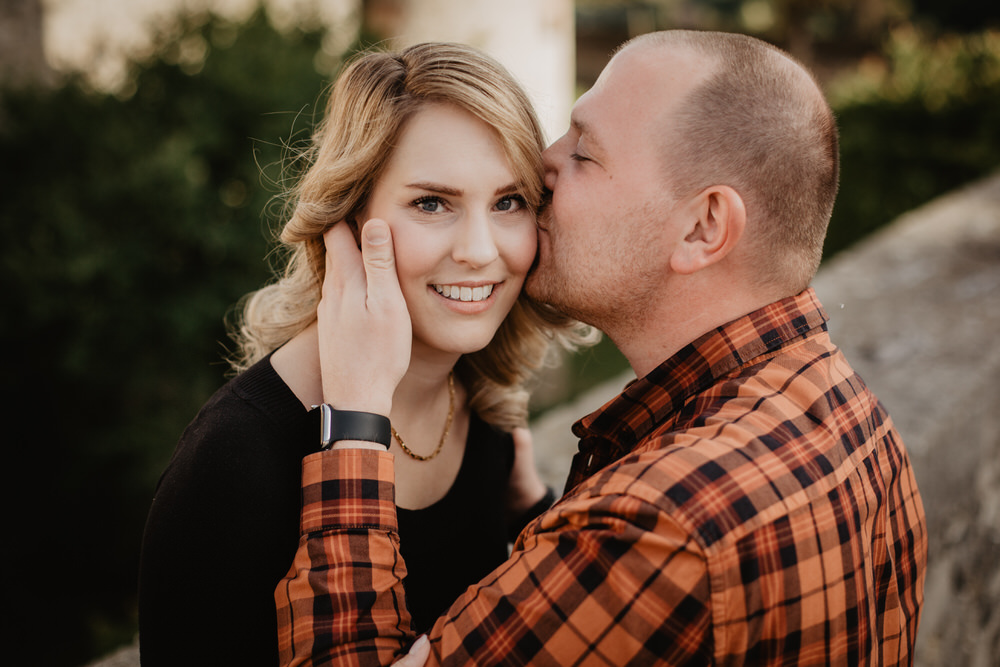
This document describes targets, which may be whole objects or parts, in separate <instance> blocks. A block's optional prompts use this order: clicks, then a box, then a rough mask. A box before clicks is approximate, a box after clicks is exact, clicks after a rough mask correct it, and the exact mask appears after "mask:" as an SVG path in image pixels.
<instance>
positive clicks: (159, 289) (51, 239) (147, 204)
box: [0, 11, 329, 665]
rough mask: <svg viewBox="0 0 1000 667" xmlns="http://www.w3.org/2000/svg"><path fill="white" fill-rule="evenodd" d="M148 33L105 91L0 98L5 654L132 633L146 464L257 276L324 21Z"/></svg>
mask: <svg viewBox="0 0 1000 667" xmlns="http://www.w3.org/2000/svg"><path fill="white" fill-rule="evenodd" d="M159 43H160V47H159V48H158V49H157V51H156V55H155V56H153V57H152V58H150V59H149V60H148V61H147V62H143V63H136V64H135V66H134V78H133V80H132V84H131V86H130V87H128V89H127V90H124V91H119V92H118V93H117V94H116V95H112V94H107V93H99V92H95V91H93V90H89V89H88V87H87V85H86V84H85V83H84V82H83V81H82V79H81V78H80V77H72V78H71V79H70V80H69V81H68V82H67V83H66V85H65V86H63V87H61V88H60V89H58V90H55V91H53V92H51V93H45V92H40V91H28V90H11V91H6V92H5V93H4V94H3V96H0V100H2V105H3V108H2V109H0V119H2V122H0V155H2V156H3V176H2V182H3V186H2V188H3V197H2V198H0V246H2V255H0V284H2V285H3V286H4V296H3V303H4V308H3V317H4V325H3V327H2V328H0V345H2V348H3V349H4V350H5V351H6V352H7V354H8V356H9V362H8V364H6V366H7V370H6V371H5V375H4V379H5V381H4V382H3V389H2V392H3V394H2V405H3V406H4V414H5V417H6V419H5V422H6V424H5V428H4V430H5V437H4V441H5V442H6V443H7V447H6V449H7V452H8V456H7V457H6V461H5V466H4V469H5V470H7V473H6V475H5V476H6V477H7V480H6V483H5V484H4V485H3V486H4V494H5V498H4V501H5V502H4V507H5V508H6V511H7V513H8V515H9V518H8V520H7V521H5V524H6V531H5V532H7V535H6V536H5V539H4V546H3V547H2V549H3V557H4V562H5V564H6V565H7V568H6V572H8V575H9V576H8V577H7V582H6V584H5V600H6V601H7V602H6V607H7V613H6V615H5V619H6V620H5V622H4V624H3V636H4V639H5V641H4V642H3V643H4V645H5V649H4V662H6V663H7V664H46V665H60V664H66V665H73V664H80V663H82V662H83V661H84V660H85V659H87V658H89V657H92V656H95V655H99V654H101V653H103V652H105V651H107V650H108V649H109V648H112V647H114V646H116V645H117V644H120V643H121V642H122V641H130V640H131V638H132V635H133V634H134V631H135V618H134V615H135V611H134V610H135V580H136V571H137V569H136V568H137V562H138V556H139V544H140V539H141V532H142V526H143V523H144V520H145V514H146V511H147V509H148V507H149V501H150V499H151V497H152V492H153V487H154V485H155V481H156V479H157V477H158V475H159V473H160V471H161V470H162V469H163V467H164V465H165V464H166V461H167V460H168V458H169V456H170V454H171V452H172V451H173V446H174V443H175V442H176V439H177V437H178V435H179V434H180V431H181V429H182V428H183V426H184V424H186V423H187V422H188V421H189V420H190V419H191V418H192V417H193V416H194V414H195V412H196V410H197V409H198V407H199V406H200V405H201V404H202V403H203V402H204V400H205V399H206V398H207V397H208V396H209V394H210V393H211V392H212V391H214V389H215V388H216V387H218V386H219V385H220V384H221V383H222V382H223V381H224V373H225V372H226V370H227V369H226V366H225V364H223V363H222V362H221V358H222V356H223V355H222V353H223V349H222V346H221V342H222V341H224V340H225V331H224V327H223V322H222V316H223V315H224V313H225V312H226V311H227V309H229V308H230V307H231V306H232V305H233V303H234V302H235V301H236V300H237V299H238V298H239V297H240V296H241V295H243V294H244V293H246V292H247V291H249V290H251V289H254V288H256V287H258V286H260V285H261V284H262V283H263V282H264V281H265V280H266V279H267V278H268V276H269V272H268V268H267V265H266V262H265V255H266V253H267V251H268V247H269V245H268V241H269V240H270V237H269V235H268V234H267V233H266V231H265V230H266V228H267V224H266V223H264V222H262V219H261V213H262V211H265V210H268V208H269V206H270V207H271V209H270V210H271V211H272V212H274V211H276V210H277V207H278V204H277V203H274V202H273V200H272V198H273V196H274V195H275V194H276V192H277V191H278V190H279V189H280V181H281V179H282V174H281V169H280V167H279V162H280V161H281V159H282V157H283V155H284V154H286V153H287V152H288V151H289V150H290V149H288V148H286V147H285V146H286V145H287V144H295V143H296V142H298V141H300V140H305V139H307V138H308V136H309V132H310V131H311V125H312V117H313V115H314V113H315V111H314V106H313V105H314V102H315V100H317V99H318V97H319V96H320V94H321V88H322V86H323V82H324V75H328V74H329V72H326V71H325V72H323V73H320V72H318V71H317V67H316V63H317V62H326V61H329V58H327V60H326V61H324V60H323V58H322V57H318V56H317V54H319V53H320V44H321V35H320V34H319V33H318V32H316V31H313V30H301V29H292V30H289V31H286V32H284V33H279V32H278V31H277V30H276V29H274V28H273V27H272V25H271V24H270V23H269V21H268V20H267V18H266V16H265V14H264V13H263V12H262V11H258V12H257V13H256V14H254V15H253V16H252V18H251V19H250V20H249V21H248V22H247V23H246V24H244V25H233V24H230V23H228V22H226V21H225V20H222V19H220V18H218V17H215V16H212V15H201V16H196V17H186V18H182V19H179V20H178V22H177V24H176V25H175V26H173V27H172V28H171V29H169V30H166V31H165V32H164V33H163V35H162V37H161V39H160V41H159ZM20 480H23V481H20Z"/></svg>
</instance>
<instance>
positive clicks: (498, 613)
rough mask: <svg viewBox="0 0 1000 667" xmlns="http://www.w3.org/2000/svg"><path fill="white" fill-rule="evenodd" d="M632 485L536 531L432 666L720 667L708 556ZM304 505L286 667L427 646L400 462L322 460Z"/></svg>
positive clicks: (282, 635)
mask: <svg viewBox="0 0 1000 667" xmlns="http://www.w3.org/2000/svg"><path fill="white" fill-rule="evenodd" d="M629 477H630V476H629V475H627V473H626V474H622V475H621V477H620V478H618V479H616V478H615V477H614V476H612V478H611V479H610V481H609V482H608V483H607V484H605V485H604V488H605V489H607V490H608V491H609V492H608V493H592V492H587V493H577V494H575V495H573V496H571V497H569V498H566V499H564V500H563V501H561V502H560V503H559V504H558V505H557V506H556V507H555V508H553V509H552V510H549V511H548V512H545V513H544V514H543V515H542V516H541V517H539V519H538V520H536V521H535V522H534V523H533V524H532V525H531V526H529V528H528V529H527V530H526V531H525V533H524V535H523V537H522V540H521V541H520V542H519V543H518V545H516V547H515V550H514V553H513V554H512V556H511V558H510V559H509V560H508V561H507V562H506V563H504V564H503V565H501V566H500V567H499V568H497V569H496V570H495V571H494V572H493V573H491V574H490V575H489V576H487V577H486V578H484V579H483V580H482V581H480V582H479V583H478V584H477V585H475V586H472V587H470V588H469V589H468V591H466V593H465V594H464V595H463V596H462V597H461V598H459V599H458V600H457V601H456V602H455V603H454V604H453V605H452V607H451V608H450V610H449V611H448V612H447V613H446V614H444V615H443V616H442V617H441V618H440V619H438V621H437V623H436V624H435V625H434V627H433V629H432V630H431V631H430V632H429V638H430V647H431V655H430V658H429V660H428V663H427V664H429V665H433V664H443V663H449V664H482V665H487V664H511V665H514V664H533V665H534V664H553V665H566V664H594V663H597V664H600V663H601V661H602V660H603V661H605V662H607V663H608V664H623V663H626V662H629V661H630V660H636V661H638V662H639V663H650V662H658V661H663V662H665V663H666V664H675V663H678V662H684V661H686V660H690V659H703V660H707V659H709V658H710V655H711V623H710V621H709V612H708V595H709V585H708V578H707V573H706V569H705V561H704V556H703V554H702V553H701V551H700V550H699V549H698V548H697V546H696V545H694V544H692V543H691V542H690V540H689V539H688V538H687V536H686V533H685V531H683V530H681V529H680V528H679V527H678V526H677V525H676V524H675V523H674V522H673V521H672V520H670V518H669V517H668V516H666V515H665V514H664V513H663V512H661V511H659V510H658V509H656V507H655V506H653V505H652V504H650V503H647V502H644V501H643V500H640V499H639V498H638V497H636V496H634V495H631V494H624V493H620V492H617V491H615V490H616V489H620V488H622V487H623V486H625V485H627V483H628V481H627V480H628V478H629ZM633 481H634V480H633ZM303 498H304V507H303V515H302V538H301V541H300V543H299V550H298V553H297V555H296V559H295V563H294V565H293V567H292V569H291V570H290V571H289V573H288V575H287V577H286V579H285V580H284V581H282V582H281V584H280V585H279V587H278V589H277V591H276V599H277V602H278V609H279V611H278V620H279V627H280V632H279V640H280V645H281V657H282V664H286V665H299V664H332V663H335V664H347V665H375V664H378V665H388V664H390V663H391V662H392V661H393V660H394V659H395V657H396V656H397V655H399V654H402V653H403V652H405V650H406V648H407V647H408V646H409V645H410V643H411V642H412V641H413V639H414V634H413V632H412V630H411V629H410V625H409V616H408V614H407V613H406V611H405V610H406V605H405V592H404V590H403V578H404V577H405V573H406V569H405V564H404V563H403V561H402V559H401V557H400V555H399V550H398V539H397V536H396V534H395V525H396V524H395V522H396V517H395V505H394V503H393V502H392V457H391V456H390V455H388V454H385V453H380V452H372V451H364V452H362V451H354V452H351V451H346V450H345V451H332V452H325V453H320V454H316V455H312V456H309V457H307V458H306V459H305V461H304V462H303ZM454 548H457V549H460V548H461V545H460V544H458V545H454Z"/></svg>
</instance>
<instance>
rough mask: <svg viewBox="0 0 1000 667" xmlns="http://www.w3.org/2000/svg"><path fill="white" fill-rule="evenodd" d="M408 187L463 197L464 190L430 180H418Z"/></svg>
mask: <svg viewBox="0 0 1000 667" xmlns="http://www.w3.org/2000/svg"><path fill="white" fill-rule="evenodd" d="M406 187H408V188H411V189H413V190H427V191H428V192H436V193H438V194H442V195H449V196H451V197H461V196H462V194H463V192H462V190H459V189H458V188H453V187H451V186H448V185H442V184H440V183H432V182H430V181H417V182H416V183H410V184H408V185H407V186H406Z"/></svg>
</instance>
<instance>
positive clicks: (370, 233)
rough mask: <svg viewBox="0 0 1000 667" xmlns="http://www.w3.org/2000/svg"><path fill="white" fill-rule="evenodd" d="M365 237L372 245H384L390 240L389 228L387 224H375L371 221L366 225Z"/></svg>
mask: <svg viewBox="0 0 1000 667" xmlns="http://www.w3.org/2000/svg"><path fill="white" fill-rule="evenodd" d="M364 229H365V238H366V239H368V242H369V243H371V244H372V245H382V244H383V243H385V242H386V241H388V240H389V233H388V230H387V229H386V228H385V225H373V224H371V223H369V224H367V225H365V227H364Z"/></svg>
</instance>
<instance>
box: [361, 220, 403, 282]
mask: <svg viewBox="0 0 1000 667" xmlns="http://www.w3.org/2000/svg"><path fill="white" fill-rule="evenodd" d="M361 255H362V258H363V260H364V265H365V277H366V279H367V281H368V298H369V301H372V300H373V299H375V300H378V299H379V297H380V296H381V295H395V294H398V293H399V278H398V277H397V276H396V256H395V253H394V251H393V247H392V232H390V231H389V224H388V223H386V222H385V221H384V220H379V219H377V218H373V219H372V220H369V221H368V222H366V223H365V226H364V227H362V228H361Z"/></svg>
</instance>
